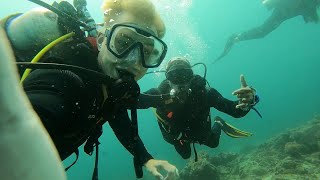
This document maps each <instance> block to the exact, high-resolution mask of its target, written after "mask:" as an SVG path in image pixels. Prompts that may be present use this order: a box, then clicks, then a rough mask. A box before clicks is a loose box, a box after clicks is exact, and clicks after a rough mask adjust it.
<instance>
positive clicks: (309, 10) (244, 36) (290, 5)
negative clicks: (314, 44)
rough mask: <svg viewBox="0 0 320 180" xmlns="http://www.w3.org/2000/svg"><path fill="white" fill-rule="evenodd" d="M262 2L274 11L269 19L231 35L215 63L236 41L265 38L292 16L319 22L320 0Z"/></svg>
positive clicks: (306, 21)
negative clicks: (259, 24)
mask: <svg viewBox="0 0 320 180" xmlns="http://www.w3.org/2000/svg"><path fill="white" fill-rule="evenodd" d="M262 3H263V5H265V6H266V7H267V8H268V9H269V10H271V11H272V13H271V15H270V16H269V17H268V19H266V20H265V22H264V23H263V24H262V25H261V26H258V27H255V28H252V29H250V30H248V31H245V32H242V33H237V34H233V35H232V36H230V37H229V38H228V41H227V43H226V45H225V47H224V51H223V52H222V53H221V54H220V55H219V57H218V58H217V59H215V60H214V63H215V62H217V61H219V60H220V59H222V58H223V57H224V56H226V55H227V54H228V53H229V52H230V50H231V48H232V47H233V45H234V44H235V43H237V42H240V41H246V40H252V39H260V38H263V37H265V36H266V35H268V34H269V33H271V32H272V31H273V30H275V29H277V28H278V27H279V26H280V25H281V24H282V23H283V22H285V21H286V20H289V19H291V18H294V17H297V16H302V17H303V20H304V21H305V23H310V22H313V23H318V22H319V14H320V10H319V6H320V0H263V1H262Z"/></svg>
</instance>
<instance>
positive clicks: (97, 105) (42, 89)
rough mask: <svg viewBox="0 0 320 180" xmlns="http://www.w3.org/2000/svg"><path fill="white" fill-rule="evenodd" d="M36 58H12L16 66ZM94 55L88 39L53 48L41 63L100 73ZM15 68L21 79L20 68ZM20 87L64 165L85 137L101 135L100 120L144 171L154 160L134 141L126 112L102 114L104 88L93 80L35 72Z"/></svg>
mask: <svg viewBox="0 0 320 180" xmlns="http://www.w3.org/2000/svg"><path fill="white" fill-rule="evenodd" d="M91 40H92V39H91ZM36 53H37V52H34V51H30V52H21V51H15V56H16V59H17V61H20V62H21V61H24V62H25V61H28V62H29V61H30V60H31V57H33V56H34V55H35V54H36ZM97 54H98V52H97V50H96V48H94V46H92V43H90V42H89V41H88V39H82V40H72V41H70V42H64V43H61V44H59V45H57V46H56V47H54V48H53V49H52V50H50V51H49V52H47V53H46V55H45V56H44V57H43V58H42V59H41V60H40V62H51V63H62V64H72V65H76V66H80V67H84V68H88V69H92V70H95V71H99V72H100V69H99V68H98V61H97ZM18 68H19V72H20V74H21V73H22V72H23V71H24V68H23V67H20V66H19V67H18ZM23 87H24V90H25V92H26V94H27V96H28V98H29V100H30V102H31V104H32V105H33V108H34V110H35V111H36V113H37V114H38V115H39V117H40V119H41V120H42V122H43V124H44V125H45V127H46V129H47V130H48V132H49V134H50V136H51V138H52V139H53V141H54V143H55V145H56V147H57V149H58V151H59V154H60V157H61V159H62V160H64V159H65V158H67V157H68V156H70V155H71V154H72V153H73V152H75V150H77V148H78V147H79V146H80V145H82V144H83V143H84V142H85V141H86V140H87V138H88V137H89V136H95V134H93V133H96V132H100V131H102V124H99V125H97V123H98V121H99V120H101V119H102V122H103V121H108V122H109V124H110V126H111V128H112V129H113V131H114V132H115V134H116V136H117V138H118V139H119V141H120V142H121V143H122V145H123V146H124V147H125V148H126V149H127V150H128V151H130V153H131V154H133V155H134V156H135V157H139V160H138V161H137V162H138V163H140V164H141V165H143V164H144V163H145V162H147V161H148V160H149V159H151V158H152V156H151V155H150V154H149V153H148V152H147V150H146V148H145V147H144V145H143V143H142V141H141V139H140V138H138V140H137V141H135V140H134V133H133V132H132V131H133V129H132V128H131V120H130V118H129V117H128V113H127V109H118V110H117V111H109V110H108V109H104V108H102V105H103V99H104V96H103V91H102V82H101V81H99V80H97V79H95V77H92V76H91V75H88V74H86V73H79V72H73V71H70V70H58V69H36V70H33V71H32V72H31V73H30V75H29V76H28V77H27V78H26V79H25V80H24V82H23ZM106 118H108V119H106ZM100 122H101V121H100ZM102 143H103V142H102ZM134 143H136V144H134ZM137 154H138V156H136V155H137Z"/></svg>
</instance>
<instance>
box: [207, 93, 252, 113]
mask: <svg viewBox="0 0 320 180" xmlns="http://www.w3.org/2000/svg"><path fill="white" fill-rule="evenodd" d="M207 99H208V102H209V106H210V107H214V108H216V109H217V110H218V111H221V112H224V113H226V114H228V115H230V116H232V117H235V118H240V117H243V116H245V115H246V114H247V113H248V112H249V111H244V110H241V109H238V108H236V106H237V105H238V103H239V101H231V100H228V99H226V98H224V97H223V96H222V95H221V94H220V93H219V92H218V91H217V90H216V89H213V88H210V89H209V90H208V93H207Z"/></svg>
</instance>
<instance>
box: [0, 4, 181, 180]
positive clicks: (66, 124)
mask: <svg viewBox="0 0 320 180" xmlns="http://www.w3.org/2000/svg"><path fill="white" fill-rule="evenodd" d="M30 1H32V2H35V3H37V4H39V5H41V6H43V7H45V8H36V9H32V10H30V11H28V12H25V13H19V14H14V15H10V16H8V17H7V18H4V19H3V20H1V26H2V27H3V28H4V29H5V31H6V35H7V37H8V39H9V41H10V43H11V46H12V49H13V51H14V55H15V57H16V61H17V65H18V69H19V73H20V75H21V81H20V83H21V85H22V86H23V88H24V91H25V93H26V95H27V97H28V99H29V100H30V102H31V104H32V106H33V109H34V110H35V112H36V113H37V115H38V116H39V117H40V119H41V121H42V123H43V124H44V126H45V128H46V130H47V131H48V133H49V134H50V137H51V138H52V140H53V142H54V144H55V146H56V148H57V150H58V152H59V155H60V158H61V159H62V160H64V159H66V158H67V157H69V156H70V155H71V154H73V153H76V155H77V158H76V160H77V159H78V154H79V151H78V147H79V146H81V145H82V144H84V143H85V146H84V151H85V152H86V153H87V154H89V155H91V154H92V153H93V151H94V147H96V163H95V168H94V173H93V179H98V177H97V176H98V168H97V164H98V145H99V144H100V142H99V141H98V138H99V137H100V136H101V134H102V125H103V124H104V123H105V122H106V121H108V122H109V124H110V126H111V128H112V129H113V131H114V133H115V134H116V136H117V138H118V140H119V141H120V142H121V144H122V145H123V146H124V147H125V148H126V149H127V150H128V151H129V152H130V153H131V154H132V155H133V156H134V165H135V170H136V176H137V177H138V178H141V177H142V176H143V174H142V166H145V167H146V169H147V170H148V171H149V172H150V173H151V174H152V175H153V176H155V177H156V178H158V179H163V178H164V176H163V175H162V174H161V173H160V172H159V169H160V168H161V169H164V170H165V172H167V173H168V174H167V177H168V178H173V177H176V176H177V175H178V171H177V169H176V167H175V166H173V165H171V164H170V163H168V162H167V161H162V160H156V159H153V157H152V156H151V155H150V154H149V153H148V151H147V149H146V148H145V146H144V145H143V142H142V141H141V139H140V137H139V136H138V130H137V128H138V127H137V114H136V109H135V108H134V107H133V106H131V107H130V109H131V120H130V118H129V116H128V113H127V109H126V108H125V107H124V106H122V104H127V103H131V104H134V102H136V99H137V98H138V95H139V93H140V88H139V85H138V84H137V82H136V81H137V80H139V79H140V78H142V77H143V76H144V74H145V73H146V71H147V69H148V68H154V67H158V66H159V65H160V64H161V62H162V60H163V59H164V57H165V55H166V51H167V46H166V44H165V43H164V42H163V41H162V40H161V38H163V36H164V34H165V25H164V23H163V21H162V19H161V17H160V15H159V14H158V12H157V11H156V10H155V7H154V5H153V4H152V2H151V1H149V0H139V1H131V0H117V1H113V0H104V1H103V4H102V10H103V11H104V21H105V23H104V27H103V29H104V30H105V31H102V32H100V33H98V32H97V31H96V27H95V26H96V25H95V22H94V20H93V19H92V18H91V16H90V13H88V11H87V10H86V8H85V6H86V2H85V1H83V0H79V1H78V0H75V1H74V6H75V7H76V9H75V8H74V7H73V6H72V5H71V4H70V3H68V2H67V1H62V2H60V3H54V4H53V5H52V6H51V5H48V4H46V3H44V2H42V1H40V0H30ZM111 9H112V10H111ZM110 10H111V11H110ZM141 12H143V13H141ZM111 20H112V21H111ZM31 59H32V61H31ZM30 61H31V62H30ZM26 68H27V69H26ZM75 162H76V161H75ZM75 162H74V163H75ZM74 163H73V164H74ZM73 164H72V165H73ZM72 165H71V166H72ZM71 166H69V167H71ZM69 167H68V168H66V170H67V169H69Z"/></svg>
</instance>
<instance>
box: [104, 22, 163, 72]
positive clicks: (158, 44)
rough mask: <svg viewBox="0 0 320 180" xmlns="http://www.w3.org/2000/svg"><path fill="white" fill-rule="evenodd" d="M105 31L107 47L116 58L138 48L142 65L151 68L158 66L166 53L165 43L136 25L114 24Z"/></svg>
mask: <svg viewBox="0 0 320 180" xmlns="http://www.w3.org/2000/svg"><path fill="white" fill-rule="evenodd" d="M107 31H108V32H107V33H106V36H107V48H108V50H109V51H110V52H111V53H112V54H113V55H114V56H116V57H117V58H123V57H126V56H127V55H128V54H129V53H130V52H131V51H132V50H134V49H140V56H141V58H142V59H141V61H142V65H143V66H144V67H145V68H153V67H158V66H159V65H160V64H161V62H162V61H163V59H164V57H165V55H166V52H167V46H166V44H165V43H164V42H163V41H162V40H160V39H159V38H158V37H156V36H155V35H153V34H151V33H149V32H148V31H146V30H144V29H141V28H139V27H137V26H134V25H131V24H130V25H129V24H115V25H113V26H112V28H111V29H110V30H107ZM137 47H139V48H137Z"/></svg>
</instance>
